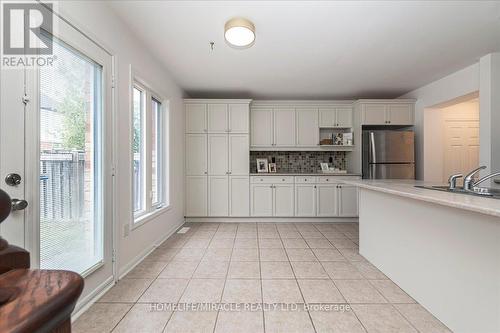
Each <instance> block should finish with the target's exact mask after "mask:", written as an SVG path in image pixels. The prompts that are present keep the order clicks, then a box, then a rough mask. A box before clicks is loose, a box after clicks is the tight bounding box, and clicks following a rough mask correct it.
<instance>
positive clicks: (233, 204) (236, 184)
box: [229, 176, 250, 216]
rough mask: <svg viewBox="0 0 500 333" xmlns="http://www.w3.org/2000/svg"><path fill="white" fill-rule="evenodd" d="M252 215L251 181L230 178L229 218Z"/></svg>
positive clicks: (242, 178)
mask: <svg viewBox="0 0 500 333" xmlns="http://www.w3.org/2000/svg"><path fill="white" fill-rule="evenodd" d="M249 215H250V179H249V178H248V176H247V177H233V176H231V177H229V216H249Z"/></svg>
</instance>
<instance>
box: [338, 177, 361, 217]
mask: <svg viewBox="0 0 500 333" xmlns="http://www.w3.org/2000/svg"><path fill="white" fill-rule="evenodd" d="M338 190H339V192H338V193H339V216H343V217H354V216H358V188H357V187H356V186H354V185H346V184H340V185H339V188H338Z"/></svg>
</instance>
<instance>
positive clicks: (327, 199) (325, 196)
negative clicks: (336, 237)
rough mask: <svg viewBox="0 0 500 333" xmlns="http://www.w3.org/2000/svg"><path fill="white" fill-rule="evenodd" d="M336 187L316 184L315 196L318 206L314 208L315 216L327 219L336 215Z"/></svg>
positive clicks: (334, 185)
mask: <svg viewBox="0 0 500 333" xmlns="http://www.w3.org/2000/svg"><path fill="white" fill-rule="evenodd" d="M337 187H338V185H336V184H328V185H323V184H318V186H317V188H316V196H317V197H318V204H317V206H316V216H321V217H328V216H337V215H338V197H339V195H338V188H337Z"/></svg>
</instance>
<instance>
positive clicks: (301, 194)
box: [295, 184, 316, 217]
mask: <svg viewBox="0 0 500 333" xmlns="http://www.w3.org/2000/svg"><path fill="white" fill-rule="evenodd" d="M295 216H301V217H305V216H316V185H313V184H295Z"/></svg>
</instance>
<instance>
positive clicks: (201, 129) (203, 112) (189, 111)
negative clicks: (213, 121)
mask: <svg viewBox="0 0 500 333" xmlns="http://www.w3.org/2000/svg"><path fill="white" fill-rule="evenodd" d="M206 132H207V105H206V104H186V133H193V134H196V133H206Z"/></svg>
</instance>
